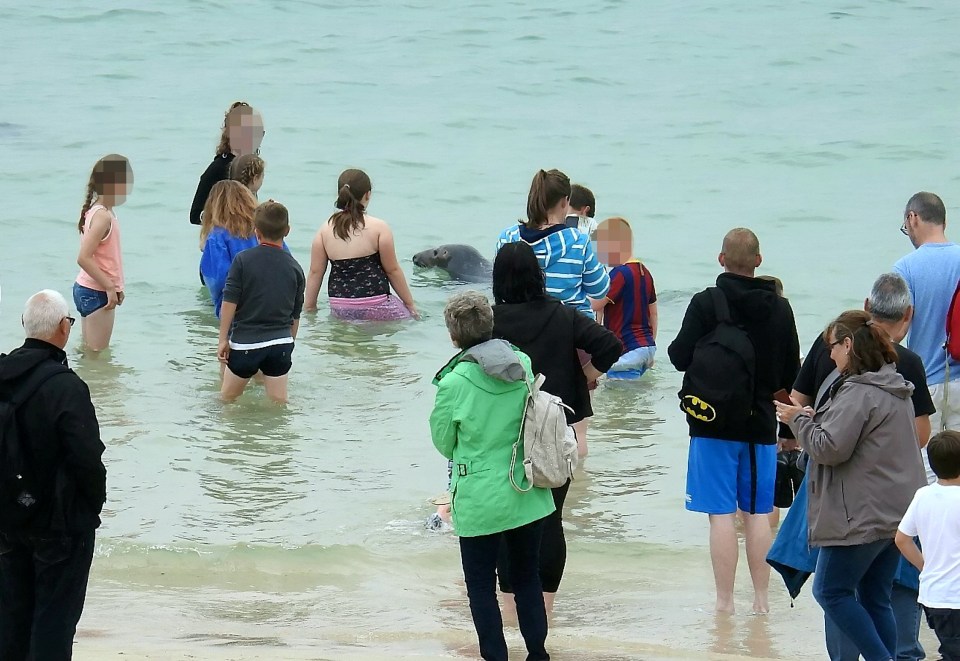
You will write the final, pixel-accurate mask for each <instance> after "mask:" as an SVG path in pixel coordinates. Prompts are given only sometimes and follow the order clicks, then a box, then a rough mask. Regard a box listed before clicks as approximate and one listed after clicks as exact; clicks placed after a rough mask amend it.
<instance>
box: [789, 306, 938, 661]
mask: <svg viewBox="0 0 960 661" xmlns="http://www.w3.org/2000/svg"><path fill="white" fill-rule="evenodd" d="M824 341H825V342H827V344H828V345H829V346H830V357H831V358H832V359H833V361H834V362H835V363H836V365H837V369H838V370H839V371H840V374H841V378H840V380H839V381H838V382H837V384H836V385H835V386H833V388H832V389H831V390H832V393H831V397H830V399H829V400H828V401H827V402H826V403H825V404H824V405H823V406H821V407H820V408H819V409H818V410H816V411H814V410H813V409H810V408H809V407H807V408H801V407H798V406H789V405H785V404H782V403H779V402H778V403H777V416H778V417H779V418H780V420H782V421H783V422H786V423H787V424H789V425H790V429H791V430H792V431H793V433H794V435H796V437H797V439H798V440H799V441H800V445H801V446H802V447H803V449H804V450H805V451H806V452H807V454H809V455H810V460H811V461H810V465H809V466H808V468H807V488H808V489H809V499H810V503H809V526H810V530H809V539H810V544H811V545H812V546H819V547H821V548H820V556H819V559H818V561H817V570H816V573H815V578H814V583H813V596H814V598H816V600H817V602H818V603H819V604H820V606H821V607H822V608H823V610H824V613H826V615H828V616H829V617H830V618H831V619H832V620H833V621H834V622H835V623H836V625H837V627H838V628H839V629H841V630H842V631H843V632H844V633H845V634H846V635H847V636H848V637H849V638H850V640H852V641H853V642H854V643H855V644H856V645H857V647H858V648H859V650H860V654H861V655H863V658H864V659H865V660H866V661H886V660H887V659H893V658H895V656H896V643H897V628H896V621H895V620H894V616H893V609H892V608H891V605H890V593H891V590H892V588H893V577H894V574H895V572H896V569H897V565H898V563H899V560H900V553H899V551H898V550H897V548H896V546H895V545H894V544H893V538H894V536H895V535H896V531H897V525H898V524H899V522H900V519H902V518H903V514H904V512H906V510H907V507H908V506H909V505H910V501H911V499H912V498H913V494H914V493H916V491H917V489H919V488H920V487H922V486H924V485H925V484H926V480H925V478H924V471H923V461H922V459H921V458H920V450H919V446H918V444H917V437H916V428H915V427H914V411H913V403H912V402H911V400H910V395H911V394H912V393H913V384H911V383H910V382H908V381H906V380H904V378H903V377H902V376H900V375H899V374H898V373H897V372H896V369H895V362H896V359H897V353H896V351H895V350H894V348H893V345H892V344H891V343H890V340H889V339H888V338H887V336H886V334H885V333H883V331H881V330H880V329H879V328H877V327H875V326H874V325H873V322H872V321H871V320H870V316H869V315H868V314H867V313H866V312H862V311H859V310H851V311H848V312H844V313H843V314H842V315H840V316H839V317H838V318H837V319H836V320H835V321H833V322H831V323H830V325H829V326H827V329H826V331H824ZM858 597H859V600H858Z"/></svg>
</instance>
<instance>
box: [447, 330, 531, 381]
mask: <svg viewBox="0 0 960 661" xmlns="http://www.w3.org/2000/svg"><path fill="white" fill-rule="evenodd" d="M460 363H474V364H476V365H478V366H479V367H480V370H481V371H482V372H483V373H484V374H485V375H487V376H489V377H491V378H494V379H496V380H498V381H502V382H503V383H505V384H507V383H510V384H512V383H517V382H520V381H526V380H528V369H527V366H525V365H524V364H523V363H522V362H521V360H520V356H519V355H517V352H516V351H515V350H514V348H513V346H512V345H511V344H510V343H509V342H507V341H506V340H487V341H486V342H481V343H480V344H477V345H475V346H472V347H470V348H469V349H466V350H464V351H461V352H460V353H458V354H457V355H456V356H454V357H453V358H451V359H450V361H449V362H448V363H447V364H446V365H444V366H443V367H442V368H441V369H440V371H439V372H437V375H436V376H435V377H434V379H433V384H434V385H437V384H438V383H439V382H440V380H441V379H442V378H443V377H445V376H446V375H447V374H449V373H450V372H452V371H453V369H454V368H455V367H456V366H457V365H459V364H460Z"/></svg>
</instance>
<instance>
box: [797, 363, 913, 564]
mask: <svg viewBox="0 0 960 661" xmlns="http://www.w3.org/2000/svg"><path fill="white" fill-rule="evenodd" d="M912 393H913V384H911V383H910V382H909V381H906V380H904V378H903V377H902V376H901V375H900V374H898V373H897V372H896V369H895V366H894V365H893V364H888V365H884V366H883V367H881V368H880V369H879V370H878V371H876V372H866V373H864V374H858V375H854V376H851V377H849V378H847V379H846V380H845V381H844V382H843V384H842V385H841V386H840V387H839V389H838V390H837V391H836V393H835V394H834V395H833V397H832V398H831V399H830V400H829V401H827V402H826V403H825V404H824V405H823V406H821V407H820V408H819V409H818V410H817V412H816V415H815V416H814V418H813V419H811V418H810V417H809V416H806V415H798V416H796V417H795V418H794V419H793V421H791V422H790V429H791V430H793V433H794V434H795V435H796V437H797V439H798V440H799V441H800V444H801V446H802V447H803V449H804V450H806V451H807V453H808V454H809V455H810V459H811V462H810V465H809V467H808V468H807V488H808V489H809V496H810V504H809V526H810V530H809V540H810V544H811V545H812V546H855V545H858V544H869V543H870V542H875V541H877V540H880V539H893V537H894V535H895V534H896V532H897V525H898V524H899V523H900V519H902V518H903V514H904V512H906V511H907V507H908V506H909V505H910V501H911V500H912V499H913V495H914V494H915V493H916V491H917V489H919V488H920V487H922V486H924V485H925V484H926V478H925V476H924V470H923V460H922V459H921V458H920V448H919V446H918V444H917V433H916V427H915V426H914V411H913V402H912V401H911V400H910V395H911V394H912Z"/></svg>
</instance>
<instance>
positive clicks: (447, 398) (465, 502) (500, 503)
mask: <svg viewBox="0 0 960 661" xmlns="http://www.w3.org/2000/svg"><path fill="white" fill-rule="evenodd" d="M443 315H444V320H445V321H446V324H447V330H448V331H449V332H450V339H451V340H453V343H454V345H455V346H457V347H458V348H460V349H462V351H461V352H460V353H459V354H457V355H456V356H454V357H453V359H451V360H450V362H449V363H447V365H446V366H445V367H444V368H443V369H441V370H440V372H439V373H438V374H437V376H436V378H435V379H434V383H435V384H436V386H437V398H436V403H435V405H434V408H433V413H431V415H430V431H431V434H432V436H433V444H434V445H435V446H436V447H437V449H438V450H439V451H440V453H441V454H442V455H443V456H444V457H447V458H448V459H452V460H453V480H452V483H451V485H450V503H451V509H452V512H453V524H454V527H455V528H456V531H457V534H458V535H459V536H460V557H461V560H462V563H463V576H464V579H465V580H466V584H467V597H468V598H469V601H470V611H471V613H472V615H473V622H474V626H475V627H476V629H477V637H478V638H479V641H480V655H481V656H482V657H483V658H484V659H497V660H499V659H503V660H506V659H507V645H506V642H505V640H504V637H503V622H502V619H501V616H500V607H499V605H498V603H497V587H496V567H497V555H498V553H499V550H500V544H501V542H505V544H506V548H507V552H508V553H509V555H510V560H511V562H510V573H511V583H512V584H513V586H514V593H515V595H516V603H517V617H518V619H519V624H520V633H521V634H522V635H523V639H524V641H525V642H526V645H527V652H528V656H527V659H529V660H531V661H546V660H547V659H549V658H550V656H549V655H548V654H547V652H546V650H545V648H544V643H545V641H546V637H547V616H546V611H545V610H544V605H543V592H542V588H541V585H540V575H539V557H540V533H541V528H542V524H543V519H544V518H545V517H546V516H548V515H549V514H550V513H552V512H553V511H554V504H553V496H552V494H551V493H550V490H549V489H541V488H538V487H533V488H531V489H530V490H529V491H526V492H520V491H518V490H516V489H514V487H513V486H512V485H511V484H510V464H511V458H512V456H513V446H514V443H516V442H517V440H518V439H519V437H520V425H521V422H522V420H523V412H524V407H525V404H526V398H527V388H528V386H527V384H528V382H529V380H530V379H532V374H531V368H530V359H529V358H528V357H527V356H526V355H525V354H523V353H522V352H520V351H519V350H516V349H514V348H513V347H512V346H511V345H510V344H509V343H508V342H506V341H504V340H492V339H491V337H492V335H493V310H492V309H491V307H490V303H489V301H487V297H486V296H484V295H483V294H481V293H479V292H472V291H471V292H464V293H462V294H457V295H456V296H454V297H453V298H451V299H450V301H449V302H448V303H447V306H446V308H445V309H444V311H443ZM514 470H515V473H514V478H515V480H516V482H517V484H519V485H520V486H521V487H522V488H524V489H525V488H528V487H530V486H531V485H529V484H528V483H527V482H526V478H525V477H524V471H523V443H522V442H521V443H520V444H519V446H518V448H517V460H516V466H515V469H514Z"/></svg>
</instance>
